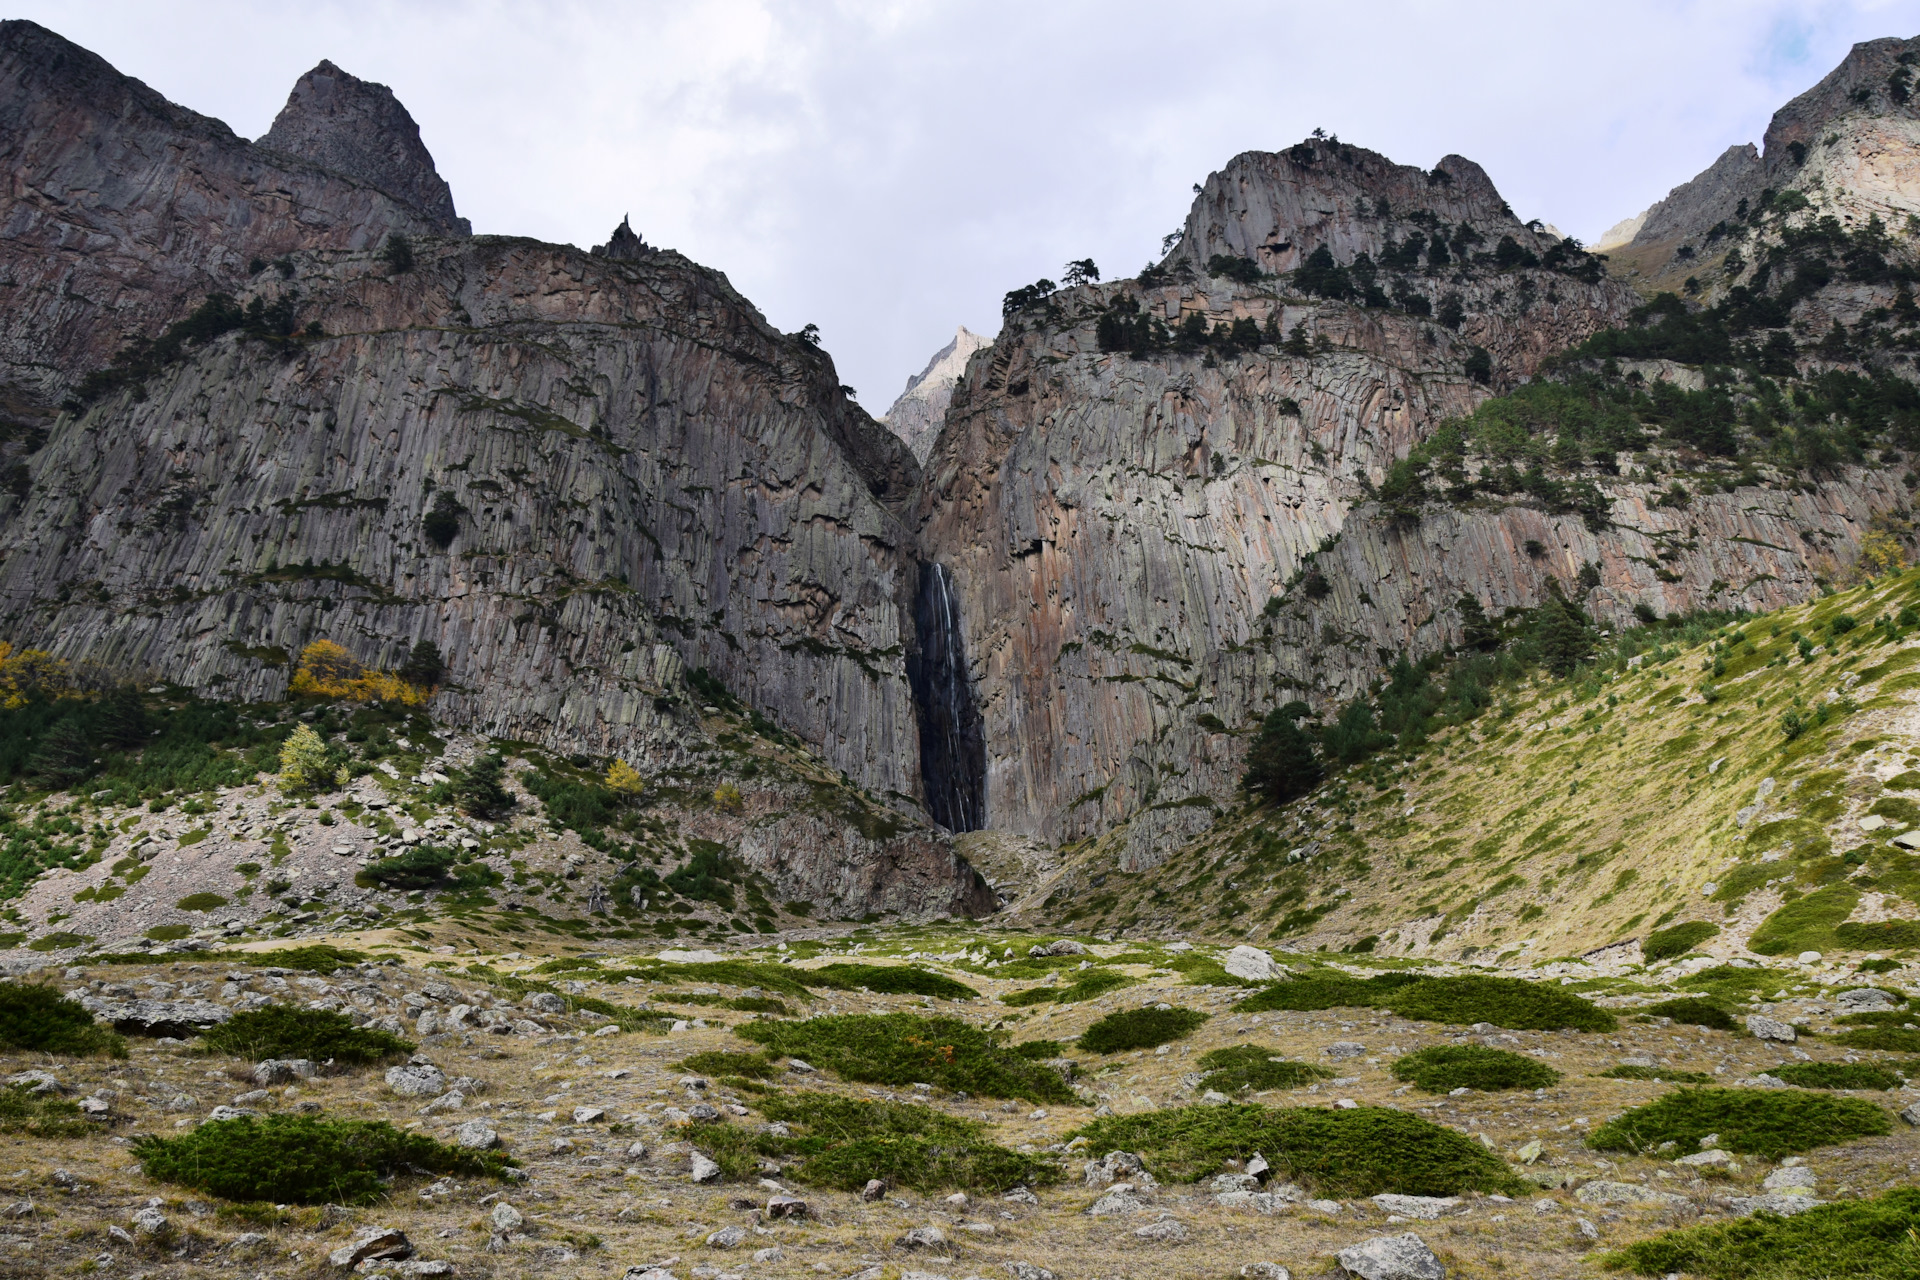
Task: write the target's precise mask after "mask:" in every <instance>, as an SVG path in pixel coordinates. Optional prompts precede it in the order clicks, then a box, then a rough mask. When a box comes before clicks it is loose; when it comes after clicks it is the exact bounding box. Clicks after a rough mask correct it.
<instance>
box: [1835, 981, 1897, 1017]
mask: <svg viewBox="0 0 1920 1280" xmlns="http://www.w3.org/2000/svg"><path fill="white" fill-rule="evenodd" d="M1833 1001H1834V1003H1835V1004H1837V1005H1839V1006H1840V1007H1841V1008H1843V1009H1845V1010H1846V1011H1847V1012H1849V1013H1861V1012H1865V1011H1869V1010H1877V1009H1896V1008H1898V1007H1899V1006H1900V1001H1898V1000H1896V999H1894V998H1893V997H1892V996H1891V995H1889V994H1887V993H1886V992H1884V991H1882V990H1880V989H1879V988H1877V987H1854V988H1852V989H1851V990H1847V991H1842V992H1841V993H1840V994H1839V995H1837V996H1835V997H1834V998H1833Z"/></svg>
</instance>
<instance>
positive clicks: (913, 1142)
mask: <svg viewBox="0 0 1920 1280" xmlns="http://www.w3.org/2000/svg"><path fill="white" fill-rule="evenodd" d="M759 1110H760V1112H761V1114H762V1115H764V1116H766V1118H767V1119H769V1120H772V1121H777V1122H779V1123H782V1124H785V1125H787V1126H788V1128H789V1133H788V1136H786V1137H778V1136H776V1135H774V1134H771V1133H751V1132H748V1131H746V1130H744V1129H740V1128H737V1127H735V1126H732V1125H726V1126H713V1127H709V1128H706V1129H703V1130H701V1131H699V1132H698V1133H697V1134H696V1135H695V1136H694V1139H693V1141H694V1144H695V1145H696V1146H699V1147H703V1148H705V1149H706V1150H707V1153H708V1154H709V1155H710V1156H712V1157H713V1159H714V1160H715V1161H716V1162H717V1163H719V1164H720V1166H721V1168H722V1170H723V1171H725V1172H728V1173H729V1175H730V1176H734V1177H746V1176H749V1175H750V1174H751V1173H752V1171H753V1161H752V1159H751V1157H752V1156H767V1157H772V1158H775V1159H780V1160H782V1161H783V1163H784V1162H785V1161H788V1160H792V1159H794V1158H795V1157H797V1158H798V1162H797V1163H792V1164H786V1169H785V1171H786V1174H787V1175H788V1176H790V1177H792V1178H793V1179H795V1180H796V1181H798V1182H804V1183H808V1184H810V1185H813V1186H821V1187H832V1188H835V1189H837V1190H840V1191H858V1190H860V1188H862V1187H864V1186H865V1185H866V1184H867V1182H868V1180H869V1179H872V1178H879V1179H881V1180H882V1181H884V1182H887V1183H889V1184H891V1185H893V1186H899V1187H908V1188H911V1189H912V1190H915V1191H919V1192H922V1193H923V1194H932V1193H933V1192H937V1191H946V1190H950V1189H953V1188H963V1189H965V1190H970V1191H981V1192H989V1193H991V1192H998V1191H1006V1190H1008V1189H1010V1188H1012V1187H1017V1186H1033V1185H1036V1184H1040V1183H1049V1182H1057V1181H1059V1179H1060V1166H1059V1164H1058V1163H1056V1162H1055V1161H1054V1159H1053V1158H1052V1157H1050V1156H1045V1155H1023V1154H1021V1153H1019V1152H1016V1151H1009V1150H1007V1149H1006V1148H1005V1147H1000V1146H995V1145H994V1144H993V1143H991V1142H988V1141H986V1139H985V1134H986V1126H985V1125H984V1124H981V1123H980V1122H978V1121H975V1120H963V1119H960V1118H958V1117H956V1116H950V1115H947V1114H945V1113H944V1112H940V1111H935V1110H934V1109H933V1108H931V1107H923V1106H917V1105H915V1104H912V1103H904V1102H873V1101H867V1100H865V1099H861V1098H846V1097H840V1096H837V1095H835V1094H828V1093H795V1094H786V1095H774V1096H771V1097H767V1098H764V1099H762V1100H761V1102H760V1103H759ZM743 1156H744V1157H747V1158H745V1159H743V1158H742V1157H743Z"/></svg>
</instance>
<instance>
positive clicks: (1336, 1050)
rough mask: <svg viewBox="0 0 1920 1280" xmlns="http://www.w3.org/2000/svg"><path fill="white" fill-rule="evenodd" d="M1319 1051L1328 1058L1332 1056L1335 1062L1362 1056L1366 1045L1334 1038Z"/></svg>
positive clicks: (1365, 1050)
mask: <svg viewBox="0 0 1920 1280" xmlns="http://www.w3.org/2000/svg"><path fill="white" fill-rule="evenodd" d="M1321 1052H1322V1053H1324V1054H1326V1055H1327V1056H1328V1057H1329V1058H1332V1059H1333V1060H1334V1061H1335V1062H1345V1061H1346V1060H1347V1059H1349V1058H1358V1057H1362V1056H1364V1055H1365V1054H1366V1052H1367V1046H1365V1045H1363V1044H1358V1043H1356V1042H1354V1041H1352V1040H1335V1041H1334V1042H1333V1043H1332V1044H1330V1045H1328V1046H1327V1047H1326V1048H1325V1049H1322V1050H1321Z"/></svg>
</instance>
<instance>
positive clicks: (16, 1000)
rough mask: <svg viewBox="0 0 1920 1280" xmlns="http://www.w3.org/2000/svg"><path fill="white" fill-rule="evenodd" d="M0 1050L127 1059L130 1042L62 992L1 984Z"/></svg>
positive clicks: (14, 984)
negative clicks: (23, 1050) (101, 1023)
mask: <svg viewBox="0 0 1920 1280" xmlns="http://www.w3.org/2000/svg"><path fill="white" fill-rule="evenodd" d="M0 1049H27V1050H31V1051H34V1052H38V1053H63V1054H70V1055H72V1056H75V1057H91V1056H93V1055H95V1054H105V1055H106V1056H107V1057H110V1058H124V1057H126V1056H127V1042H126V1041H125V1040H123V1039H121V1038H120V1037H119V1036H118V1035H116V1034H115V1033H114V1032H112V1031H109V1030H107V1028H105V1027H102V1026H99V1025H97V1024H96V1023H95V1022H94V1020H93V1015H92V1014H90V1013H88V1012H87V1011H86V1010H85V1009H83V1008H81V1007H80V1004H79V1002H78V1001H75V1000H69V999H67V998H66V997H65V996H63V995H61V994H60V992H59V990H58V989H56V988H54V987H50V986H45V985H42V984H40V983H26V982H0Z"/></svg>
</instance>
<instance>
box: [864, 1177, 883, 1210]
mask: <svg viewBox="0 0 1920 1280" xmlns="http://www.w3.org/2000/svg"><path fill="white" fill-rule="evenodd" d="M886 1194H887V1184H886V1183H884V1182H882V1181H880V1179H878V1178H869V1179H867V1185H866V1186H864V1187H862V1188H860V1198H861V1199H862V1200H865V1201H866V1202H867V1203H868V1204H873V1203H875V1202H877V1201H879V1200H883V1199H885V1198H886Z"/></svg>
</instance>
